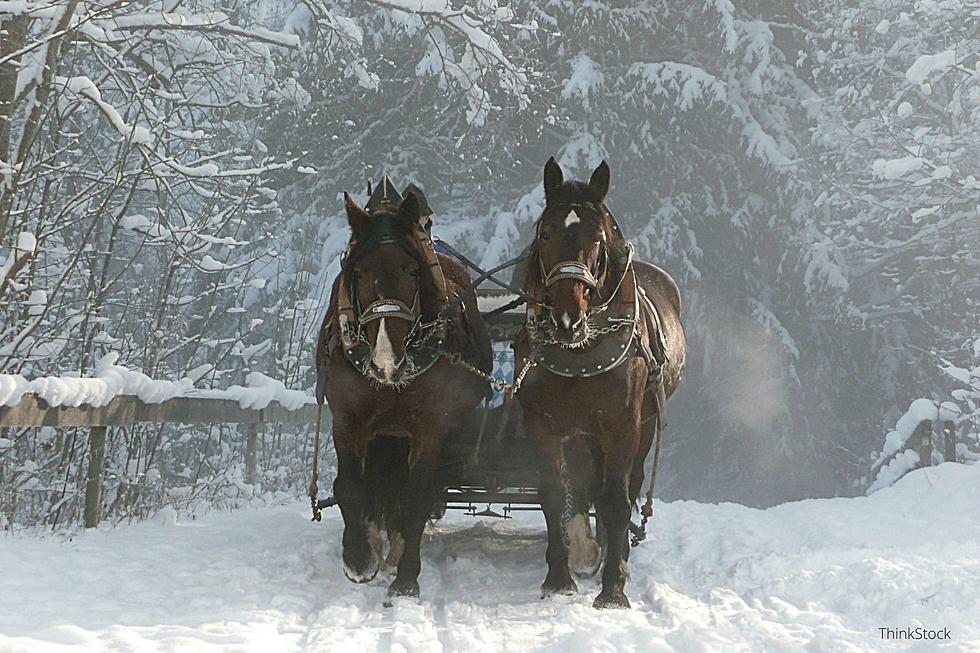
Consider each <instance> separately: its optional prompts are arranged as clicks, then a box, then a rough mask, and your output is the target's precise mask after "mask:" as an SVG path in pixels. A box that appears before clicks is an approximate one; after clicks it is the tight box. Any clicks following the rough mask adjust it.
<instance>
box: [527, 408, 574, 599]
mask: <svg viewBox="0 0 980 653" xmlns="http://www.w3.org/2000/svg"><path fill="white" fill-rule="evenodd" d="M531 428H533V425H532V426H531V427H529V429H528V430H529V432H531ZM534 432H535V433H542V434H544V433H543V432H542V431H540V430H536V431H534ZM536 444H537V445H538V454H539V457H540V471H541V474H540V483H539V487H538V500H539V501H540V502H541V510H542V511H543V512H544V519H545V523H546V524H547V526H548V550H547V552H546V553H545V559H546V560H547V561H548V575H547V576H546V577H545V579H544V583H542V585H541V598H544V597H546V596H550V595H552V594H575V593H576V592H578V586H577V585H576V584H575V580H574V579H573V578H572V575H571V573H569V569H568V542H567V540H566V539H565V534H564V522H565V521H566V519H567V518H566V517H565V516H564V515H565V513H566V512H567V511H566V507H567V506H566V498H567V492H566V488H565V484H564V482H563V481H562V473H563V467H564V461H563V460H562V451H561V441H560V440H559V438H558V437H556V436H551V437H548V436H547V435H546V437H545V439H536Z"/></svg>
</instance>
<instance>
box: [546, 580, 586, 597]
mask: <svg viewBox="0 0 980 653" xmlns="http://www.w3.org/2000/svg"><path fill="white" fill-rule="evenodd" d="M556 594H557V595H559V596H573V595H575V594H578V585H576V584H575V581H574V580H572V578H571V577H568V578H566V579H562V580H551V579H548V580H545V581H544V583H543V584H542V585H541V598H543V599H545V598H548V597H549V596H554V595H556Z"/></svg>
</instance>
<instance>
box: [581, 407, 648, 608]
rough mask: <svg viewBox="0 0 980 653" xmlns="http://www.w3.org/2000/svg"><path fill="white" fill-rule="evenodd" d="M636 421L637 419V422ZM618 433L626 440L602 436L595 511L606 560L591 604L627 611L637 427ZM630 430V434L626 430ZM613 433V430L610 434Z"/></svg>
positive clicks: (637, 437) (608, 435)
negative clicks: (602, 531) (599, 587)
mask: <svg viewBox="0 0 980 653" xmlns="http://www.w3.org/2000/svg"><path fill="white" fill-rule="evenodd" d="M637 421H638V420H637ZM633 426H634V428H633V429H629V428H624V429H622V430H621V431H619V433H621V434H623V435H626V436H627V437H615V436H612V435H610V434H609V433H606V434H603V437H602V440H601V442H602V445H603V482H602V492H601V494H600V497H599V502H600V503H601V509H600V511H599V515H600V518H601V519H602V522H603V526H604V527H605V531H606V538H607V544H606V560H605V566H604V567H603V569H602V591H600V592H599V595H598V596H597V597H596V599H595V602H594V603H593V604H592V605H593V607H596V608H628V607H630V602H629V599H628V598H626V593H625V592H624V588H625V587H626V577H627V575H628V570H627V563H626V558H627V555H628V554H627V548H628V547H629V539H628V535H629V523H630V500H629V488H630V475H631V474H630V472H631V471H632V467H633V459H634V457H635V456H636V449H637V445H638V440H639V433H638V431H639V424H635V425H633ZM631 430H632V433H630V431H631ZM613 433H615V431H613Z"/></svg>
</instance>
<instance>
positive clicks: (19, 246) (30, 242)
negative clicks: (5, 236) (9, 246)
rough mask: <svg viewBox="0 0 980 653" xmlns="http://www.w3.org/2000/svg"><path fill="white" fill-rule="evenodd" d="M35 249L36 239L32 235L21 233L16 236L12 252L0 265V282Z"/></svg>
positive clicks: (25, 232)
mask: <svg viewBox="0 0 980 653" xmlns="http://www.w3.org/2000/svg"><path fill="white" fill-rule="evenodd" d="M35 249H37V238H35V237H34V234H32V233H30V232H27V231H23V232H21V233H19V234H17V242H16V243H15V244H14V251H12V252H11V253H10V254H9V255H8V256H7V257H5V259H4V261H3V263H0V282H2V281H3V280H5V279H6V278H7V276H8V275H9V274H10V271H11V270H12V269H14V266H16V265H17V263H18V262H19V261H21V260H22V259H23V258H24V257H26V256H30V255H31V254H33V253H34V250H35Z"/></svg>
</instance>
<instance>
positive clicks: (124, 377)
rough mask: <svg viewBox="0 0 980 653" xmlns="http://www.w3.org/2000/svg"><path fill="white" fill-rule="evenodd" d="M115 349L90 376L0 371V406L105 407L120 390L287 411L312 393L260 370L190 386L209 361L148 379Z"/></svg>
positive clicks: (147, 398) (159, 398) (156, 398)
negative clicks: (208, 386) (215, 384)
mask: <svg viewBox="0 0 980 653" xmlns="http://www.w3.org/2000/svg"><path fill="white" fill-rule="evenodd" d="M118 359H119V354H118V353H116V352H112V353H109V354H106V355H105V356H103V357H102V358H101V359H100V360H99V362H98V363H97V364H96V366H95V376H93V377H78V376H74V377H73V376H58V377H55V376H46V377H41V378H37V379H34V380H32V381H28V380H27V379H25V378H24V377H23V376H21V375H19V374H0V406H14V405H16V404H17V403H18V402H20V400H21V398H22V397H23V396H24V395H25V394H28V393H33V394H35V395H37V396H38V397H40V398H41V399H43V400H45V401H46V402H47V403H48V404H50V405H51V406H82V405H88V406H105V405H106V404H108V403H109V402H110V401H112V400H113V399H115V398H116V397H117V396H120V395H135V396H136V397H139V399H140V400H141V401H143V402H144V403H147V404H158V403H161V402H163V401H167V400H168V399H173V398H175V397H203V398H211V399H231V400H233V401H237V402H239V404H240V405H241V406H242V408H255V409H263V408H265V407H266V406H268V405H269V403H271V402H272V401H276V402H278V403H280V404H281V405H282V406H283V407H285V408H286V409H287V410H295V409H297V408H299V407H301V406H302V405H303V404H306V403H312V402H313V401H314V399H313V397H312V396H310V395H308V394H307V393H306V392H304V391H302V390H290V389H288V388H286V386H285V384H284V383H283V382H282V381H279V380H277V379H273V378H270V377H268V376H266V375H264V374H262V373H260V372H251V373H249V374H248V375H247V376H246V377H245V383H246V385H245V386H239V385H233V386H231V387H229V388H228V389H227V390H196V389H195V388H194V381H195V380H196V379H199V378H200V377H202V376H204V374H206V373H207V372H208V371H209V370H210V369H211V366H210V365H202V366H199V367H197V368H195V369H194V370H192V371H191V372H189V373H188V376H186V377H184V378H182V379H180V380H178V381H168V380H160V379H151V378H150V377H148V376H147V375H146V374H143V373H142V372H138V371H136V370H130V369H128V368H126V367H123V366H121V365H117V361H118Z"/></svg>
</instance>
